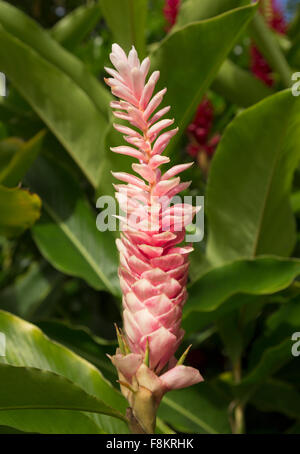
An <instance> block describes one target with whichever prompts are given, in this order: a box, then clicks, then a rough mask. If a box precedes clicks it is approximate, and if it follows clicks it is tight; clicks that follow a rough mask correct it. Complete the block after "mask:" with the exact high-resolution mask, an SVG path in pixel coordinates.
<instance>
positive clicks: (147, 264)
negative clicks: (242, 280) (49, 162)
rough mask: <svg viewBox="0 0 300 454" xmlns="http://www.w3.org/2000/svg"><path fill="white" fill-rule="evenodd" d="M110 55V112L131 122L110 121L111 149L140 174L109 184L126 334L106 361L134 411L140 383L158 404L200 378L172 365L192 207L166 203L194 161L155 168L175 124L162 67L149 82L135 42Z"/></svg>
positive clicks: (123, 175)
mask: <svg viewBox="0 0 300 454" xmlns="http://www.w3.org/2000/svg"><path fill="white" fill-rule="evenodd" d="M110 59H111V62H112V63H113V65H114V67H115V69H111V68H106V71H107V72H108V73H109V74H110V76H111V77H110V78H108V79H105V81H106V83H107V84H108V85H109V86H110V87H111V91H112V93H113V94H114V95H115V96H116V97H117V98H119V100H118V101H113V102H112V103H111V107H112V108H113V109H115V110H114V115H115V117H117V118H119V119H122V120H126V121H127V122H128V123H129V124H130V126H124V125H123V124H122V125H121V124H115V125H114V126H115V128H116V130H117V131H119V132H121V133H122V134H124V139H125V141H126V142H127V143H128V145H121V146H118V147H115V148H112V149H111V150H112V151H113V152H115V153H120V154H125V155H128V156H131V157H133V158H135V159H137V161H138V162H136V163H133V164H132V169H133V170H134V172H135V173H136V174H137V175H138V176H137V175H131V174H129V173H124V172H115V173H113V175H114V177H116V178H117V179H118V180H120V181H121V182H122V184H116V185H114V187H115V189H116V198H117V200H118V201H119V204H120V207H121V209H122V211H123V212H124V213H125V215H124V216H122V217H120V220H121V224H122V230H123V231H122V233H121V238H120V239H118V240H117V247H118V250H119V252H120V267H119V277H120V285H121V289H122V293H123V320H124V335H123V334H121V335H120V336H121V337H120V340H121V342H120V349H118V350H117V353H116V355H115V356H114V357H112V358H111V359H112V362H113V363H114V365H115V366H116V368H117V369H118V373H119V378H120V382H121V389H122V392H123V394H124V395H125V397H126V398H127V399H128V401H129V403H130V405H131V407H132V408H133V411H134V402H135V393H136V392H138V390H139V389H140V388H143V389H144V388H146V389H148V390H150V392H151V393H153V395H155V401H156V404H157V405H158V403H159V401H160V399H161V397H162V395H163V394H164V393H165V392H167V391H168V390H170V389H178V388H182V387H185V386H189V385H191V384H195V383H198V382H200V381H202V380H203V378H202V377H201V375H200V373H199V372H198V370H196V369H193V368H191V367H186V366H183V365H177V360H176V359H175V357H174V354H175V352H176V350H177V348H178V346H179V344H180V343H181V340H182V338H183V335H184V331H183V330H182V329H181V327H180V324H181V317H182V308H183V305H184V303H185V302H186V299H187V291H186V287H185V286H186V283H187V279H188V266H189V263H188V256H189V254H190V252H191V251H192V248H191V247H190V246H182V245H179V243H181V242H182V241H183V240H184V237H185V227H186V225H188V224H190V223H191V222H192V219H193V216H194V214H195V213H196V212H197V208H194V207H192V206H191V205H188V204H184V203H177V204H174V205H170V202H171V200H172V198H173V197H174V196H175V195H176V194H178V193H179V192H180V191H182V190H184V189H186V188H187V187H188V186H189V185H190V182H188V183H186V182H181V180H180V177H179V176H178V175H179V174H180V173H181V172H182V171H184V170H185V169H187V168H189V167H190V166H191V164H192V163H188V164H181V165H176V166H174V167H172V168H171V169H169V170H168V171H166V172H165V173H163V172H162V171H161V170H160V166H161V165H162V164H165V163H167V162H169V161H170V160H169V158H167V157H165V156H162V153H163V151H164V150H165V148H166V147H167V145H168V143H169V141H170V140H171V138H172V137H173V136H174V135H175V134H176V132H177V128H175V129H168V130H166V129H167V128H169V127H170V126H171V125H172V124H173V123H174V120H169V119H163V116H164V115H165V114H166V113H167V112H168V111H169V109H170V107H164V108H162V109H158V108H159V105H160V104H161V102H162V100H163V97H164V94H165V93H166V89H163V90H161V91H159V92H158V93H156V94H155V95H153V93H154V89H155V85H156V83H157V81H158V79H159V71H154V72H153V73H152V74H151V75H150V77H149V78H148V79H147V75H148V72H149V68H150V60H149V58H145V59H144V60H143V61H142V62H140V61H139V58H138V55H137V52H136V50H135V48H134V47H133V48H132V49H131V50H130V52H129V54H128V57H127V55H126V54H125V52H124V51H123V50H122V48H121V47H120V46H118V45H117V44H114V45H113V46H112V53H111V54H110ZM135 416H137V415H135Z"/></svg>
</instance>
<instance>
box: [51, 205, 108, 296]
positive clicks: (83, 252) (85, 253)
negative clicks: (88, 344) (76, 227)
mask: <svg viewBox="0 0 300 454" xmlns="http://www.w3.org/2000/svg"><path fill="white" fill-rule="evenodd" d="M43 204H44V207H45V209H46V210H47V211H48V213H49V215H50V216H51V217H52V218H53V220H54V221H55V222H56V223H57V225H58V226H59V227H60V228H61V230H62V231H63V232H64V233H65V235H66V236H67V237H68V238H69V240H70V241H71V242H72V243H73V244H74V246H75V247H76V248H77V250H78V251H79V252H80V254H81V255H82V257H83V258H84V259H85V260H86V261H87V263H88V264H89V265H90V267H91V268H92V270H93V271H94V272H95V273H96V274H97V276H98V277H99V278H100V280H101V281H102V282H103V283H104V285H105V286H106V288H107V289H108V290H109V291H110V292H111V293H112V294H113V295H114V294H115V290H114V288H113V286H112V285H111V284H110V281H109V279H107V278H106V276H105V275H104V274H103V272H102V271H101V269H100V268H99V267H98V264H97V262H96V261H95V260H94V258H93V257H92V256H91V255H90V254H89V253H88V251H87V250H86V249H85V248H84V247H82V245H81V243H80V241H78V240H77V238H76V236H75V235H74V234H73V232H72V231H71V230H70V229H69V227H68V226H67V225H66V224H65V223H64V221H63V220H62V219H61V218H60V217H59V216H57V215H56V213H55V212H54V211H53V210H52V208H51V207H50V205H49V204H48V203H47V202H45V201H43Z"/></svg>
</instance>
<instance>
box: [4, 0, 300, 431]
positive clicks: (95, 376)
mask: <svg viewBox="0 0 300 454" xmlns="http://www.w3.org/2000/svg"><path fill="white" fill-rule="evenodd" d="M298 3H299V2H295V1H294V2H293V1H290V2H288V5H287V7H288V8H289V16H288V17H289V18H290V17H292V19H290V21H291V22H290V25H289V27H288V31H287V33H286V35H284V36H282V35H279V34H277V33H275V32H273V31H271V30H270V29H269V28H268V26H267V24H266V22H265V21H264V19H263V18H262V16H261V15H260V16H259V15H258V12H257V11H256V5H250V4H251V2H250V1H247V0H242V1H237V0H214V1H213V2H212V1H211V0H210V1H208V0H206V1H204V0H202V1H199V0H185V1H183V2H182V6H181V10H180V13H179V16H178V20H177V23H176V25H175V26H174V28H173V29H172V30H171V31H169V32H167V29H166V22H165V18H164V16H163V13H162V10H163V6H164V2H163V1H162V0H149V1H146V0H126V1H125V0H99V2H97V1H96V2H92V1H87V2H84V1H77V0H65V1H63V0H57V1H48V2H42V1H41V0H34V1H29V0H28V1H27V0H26V1H10V2H4V1H0V71H2V72H3V73H4V74H5V75H6V77H7V96H6V97H2V98H0V139H1V141H0V233H1V236H0V244H1V254H0V260H1V272H0V308H1V310H2V311H1V312H0V332H3V333H4V334H6V339H7V346H6V347H7V348H6V356H5V357H0V368H1V372H0V410H1V411H0V426H1V428H0V431H2V432H3V433H6V432H7V431H8V430H9V431H16V432H18V431H19V432H34V433H36V432H38V433H126V431H127V430H128V429H127V426H126V423H125V422H124V421H123V420H124V416H123V415H124V410H125V408H126V405H125V402H124V400H123V398H122V397H121V395H120V394H119V392H118V391H117V386H116V385H117V384H116V382H115V380H116V376H115V371H114V369H113V367H112V366H111V364H110V361H109V360H108V359H107V357H106V356H105V354H106V353H111V352H112V351H114V349H115V345H116V344H115V334H114V329H113V323H114V322H117V323H119V324H120V323H121V314H120V290H119V286H118V281H117V274H116V269H117V264H118V257H117V253H116V248H115V245H114V237H113V234H111V233H108V232H105V233H103V232H102V233H100V232H98V231H97V229H96V225H95V219H96V216H97V213H99V209H98V210H97V209H96V206H95V204H96V200H97V197H98V196H99V195H101V194H111V193H112V186H111V185H112V178H111V175H110V170H111V169H118V170H125V169H126V166H128V162H127V161H126V159H125V158H119V157H117V156H111V153H110V152H109V151H108V150H109V146H110V145H112V144H115V143H118V142H120V137H119V136H118V135H116V134H115V133H114V132H113V130H112V128H111V123H112V118H111V113H110V109H109V101H110V95H109V93H108V91H107V89H106V88H105V87H104V84H103V83H102V80H103V77H104V69H103V68H104V66H105V65H108V66H109V60H108V56H109V52H110V48H111V44H112V43H113V42H114V41H117V42H118V43H119V44H121V45H123V46H124V47H126V48H127V49H129V47H130V45H131V44H132V43H134V44H135V45H136V47H137V48H138V50H139V52H140V53H141V54H142V55H146V53H151V55H152V62H153V67H155V68H156V69H157V68H158V69H160V71H161V82H160V83H161V85H162V86H163V85H167V87H168V95H167V99H166V102H168V103H170V104H171V106H172V109H173V110H172V112H173V114H174V117H175V119H176V121H177V123H178V125H179V127H180V136H179V139H178V140H176V141H175V140H174V142H173V143H172V144H170V146H169V148H168V150H167V152H168V153H169V154H170V156H171V157H172V161H173V163H174V162H175V163H176V162H182V161H189V160H190V159H191V157H190V156H189V155H188V153H187V146H188V142H189V138H188V137H189V136H188V134H186V129H187V127H188V125H189V124H190V123H191V122H192V121H193V118H194V115H195V112H196V109H197V106H198V105H199V103H200V102H201V99H202V98H203V96H204V95H206V96H207V97H208V99H210V102H211V103H212V106H213V110H214V122H213V126H212V130H211V131H210V135H211V136H213V135H214V134H218V135H220V137H221V140H220V142H219V144H218V147H217V149H216V150H215V152H214V153H213V157H212V159H211V156H209V158H207V159H206V160H205V165H204V164H203V160H202V159H200V160H199V159H198V160H197V159H195V160H196V165H195V166H194V167H193V169H192V170H190V171H188V172H187V173H189V175H187V179H192V180H193V183H192V187H191V190H190V192H189V194H192V195H203V194H204V195H205V204H206V206H205V214H206V232H205V239H204V241H203V242H201V243H195V245H194V246H195V251H194V253H193V255H192V263H191V271H190V283H189V295H190V298H189V300H188V302H187V304H186V308H185V312H184V319H183V327H184V329H185V330H186V336H185V339H184V343H183V345H182V347H181V350H182V351H183V350H184V349H185V348H186V347H187V345H188V344H189V343H191V342H192V343H193V348H192V350H191V351H190V353H189V355H188V358H187V363H188V364H190V365H192V366H194V367H198V368H199V369H200V371H201V373H202V374H203V376H204V377H205V382H204V383H203V384H201V385H198V386H196V387H193V388H190V389H188V390H183V391H176V392H172V393H170V394H168V395H167V396H166V398H165V399H164V400H163V403H162V405H161V408H160V413H159V420H158V429H157V430H158V431H159V432H161V433H174V432H185V433H188V432H190V433H230V432H232V431H233V432H243V431H244V432H247V433H288V432H290V433H299V430H300V422H299V415H300V394H299V391H300V385H299V383H300V381H299V379H300V367H299V366H300V359H299V357H293V356H292V354H291V348H292V345H293V341H292V338H291V337H292V334H293V333H294V332H299V331H300V306H299V298H300V291H299V288H300V287H299V275H300V255H299V254H300V247H299V225H300V224H299V216H300V174H299V153H300V108H299V107H300V106H299V98H297V97H293V96H292V95H291V92H290V90H289V87H290V85H291V75H292V73H294V72H296V71H297V70H298V71H299V70H300V34H299V30H300V16H299V8H298V15H297V12H296V11H297V6H298ZM34 21H35V22H34ZM253 43H255V46H257V48H258V49H259V50H260V51H261V53H262V54H263V55H264V58H265V59H266V61H267V62H268V64H269V66H270V67H271V71H272V74H273V76H274V84H273V85H272V87H268V86H266V85H265V84H263V83H262V82H261V81H260V80H258V79H257V78H256V77H255V76H254V75H253V74H252V73H251V71H250V70H249V61H250V52H251V46H252V44H253ZM29 323H30V324H29ZM34 325H35V326H34ZM38 328H40V329H42V331H43V333H45V334H46V336H47V337H45V336H44V334H42V332H41V331H39V329H38ZM50 339H51V340H50ZM62 346H65V347H67V348H64V347H62ZM73 352H74V353H75V354H76V355H79V356H76V355H74V353H73ZM179 353H180V352H179ZM85 360H87V361H88V362H86V361H85ZM99 371H101V373H102V374H103V375H101V374H100V373H99ZM103 377H105V378H103ZM106 380H109V381H110V382H111V383H112V386H113V388H112V387H111V385H109V384H108V382H107V381H106Z"/></svg>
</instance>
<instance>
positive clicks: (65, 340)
mask: <svg viewBox="0 0 300 454" xmlns="http://www.w3.org/2000/svg"><path fill="white" fill-rule="evenodd" d="M38 326H39V327H40V328H41V329H42V330H43V332H44V333H46V334H47V336H49V337H50V338H51V339H53V340H56V341H57V342H59V343H61V344H63V345H65V346H66V347H68V348H70V349H71V350H72V351H74V352H75V353H77V354H78V355H80V356H82V357H83V358H85V359H87V360H88V361H89V362H91V363H92V364H94V365H95V366H97V367H98V369H100V370H101V372H102V373H103V374H104V376H105V377H106V378H107V379H109V380H110V381H112V382H113V381H115V380H117V374H116V369H115V367H114V366H113V365H112V363H111V361H110V360H109V359H108V357H107V356H106V354H111V355H113V354H114V353H115V350H116V342H115V341H110V342H109V341H107V340H105V339H101V338H99V337H97V336H95V335H93V334H92V333H91V332H90V331H89V330H88V328H86V327H83V326H72V325H69V324H67V323H65V322H61V321H58V320H46V321H41V322H39V323H38Z"/></svg>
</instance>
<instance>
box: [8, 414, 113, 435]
mask: <svg viewBox="0 0 300 454" xmlns="http://www.w3.org/2000/svg"><path fill="white" fill-rule="evenodd" d="M2 421H3V426H1V427H3V432H0V433H14V432H13V431H16V433H17V432H18V431H19V433H24V432H25V433H40V434H53V435H57V434H103V433H107V432H105V431H104V430H103V429H101V427H99V425H98V424H97V423H96V422H95V421H93V419H92V418H91V417H90V416H89V415H88V414H87V413H83V412H81V411H69V410H59V411H53V410H49V411H47V410H8V411H5V412H0V423H1V424H2ZM7 426H9V427H7ZM20 431H23V432H20Z"/></svg>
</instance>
